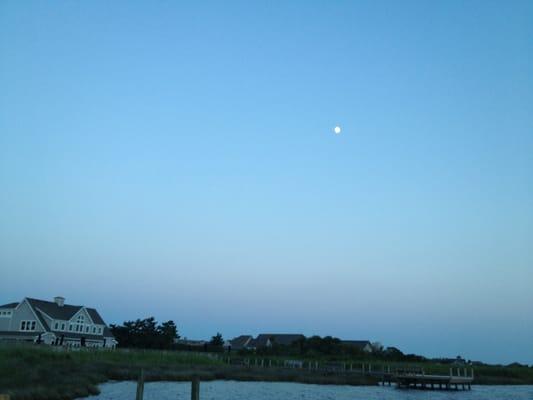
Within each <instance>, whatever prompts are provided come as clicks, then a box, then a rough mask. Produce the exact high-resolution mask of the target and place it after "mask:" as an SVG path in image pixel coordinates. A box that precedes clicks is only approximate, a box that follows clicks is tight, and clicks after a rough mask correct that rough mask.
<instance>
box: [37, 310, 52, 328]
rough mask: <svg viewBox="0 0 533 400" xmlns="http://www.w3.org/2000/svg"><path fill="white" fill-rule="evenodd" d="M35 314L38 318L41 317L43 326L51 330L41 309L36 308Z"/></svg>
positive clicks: (40, 320)
mask: <svg viewBox="0 0 533 400" xmlns="http://www.w3.org/2000/svg"><path fill="white" fill-rule="evenodd" d="M35 315H37V318H39V322H40V323H41V324H42V325H43V328H44V330H45V331H49V330H50V327H49V326H48V324H47V323H46V320H45V319H44V317H43V315H42V314H41V312H40V311H39V310H35Z"/></svg>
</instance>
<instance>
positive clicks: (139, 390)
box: [135, 369, 144, 400]
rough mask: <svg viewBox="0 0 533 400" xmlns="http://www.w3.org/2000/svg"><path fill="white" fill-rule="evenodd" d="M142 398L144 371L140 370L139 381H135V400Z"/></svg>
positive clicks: (141, 399)
mask: <svg viewBox="0 0 533 400" xmlns="http://www.w3.org/2000/svg"><path fill="white" fill-rule="evenodd" d="M143 396H144V370H143V369H141V373H140V374H139V380H138V381H137V394H136V395H135V400H143Z"/></svg>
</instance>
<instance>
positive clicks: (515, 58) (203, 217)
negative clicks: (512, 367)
mask: <svg viewBox="0 0 533 400" xmlns="http://www.w3.org/2000/svg"><path fill="white" fill-rule="evenodd" d="M109 3H110V2H104V1H101V2H98V1H91V2H70V1H69V2H59V1H58V2H41V1H37V2H31V1H25V2H20V1H2V2H1V3H0V268H1V271H0V276H1V279H0V302H8V301H13V300H18V299H21V298H23V297H24V296H33V297H39V298H51V297H53V296H54V295H59V294H61V295H64V296H65V297H66V298H67V301H68V302H71V303H74V304H88V305H93V306H95V307H97V308H98V309H99V310H101V312H102V314H103V316H104V318H105V319H107V321H108V322H121V321H123V320H125V319H134V318H137V317H146V316H150V315H154V316H155V317H156V318H157V319H158V320H166V319H174V320H175V321H176V322H177V324H178V326H179V329H180V332H181V333H182V335H185V336H187V337H189V338H205V337H208V336H211V335H213V334H214V333H215V332H216V331H221V332H222V333H223V334H224V336H225V337H232V336H234V335H238V334H241V333H251V334H256V333H260V332H265V331H271V332H272V331H275V332H278V331H279V332H302V333H305V334H308V335H311V334H319V335H327V334H331V335H335V336H338V337H341V338H347V339H367V338H368V339H371V340H377V341H381V342H382V343H384V344H385V345H395V346H398V347H399V348H401V349H402V350H404V351H405V352H416V353H421V354H424V355H427V356H455V355H457V354H461V355H463V356H465V357H467V358H470V359H481V360H485V361H491V362H511V361H520V362H525V363H533V339H532V338H533V289H532V288H533V250H532V249H533V57H532V54H533V44H532V43H533V42H532V38H533V3H532V2H531V1H479V2H478V1H441V2H426V1H420V2H408V1H406V2H397V1H391V2H386V1H369V2H363V1H346V2H344V1H343V2H340V1H339V2H333V1H289V2H244V1H243V2H191V3H189V4H187V3H185V2H170V1H168V2H167V1H159V2H126V1H124V2H119V1H117V2H112V4H109ZM336 124H339V125H341V126H342V128H343V130H342V134H341V135H338V136H336V135H335V134H333V132H332V129H333V127H334V126H335V125H336Z"/></svg>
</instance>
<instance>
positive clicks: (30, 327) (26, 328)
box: [19, 319, 37, 332]
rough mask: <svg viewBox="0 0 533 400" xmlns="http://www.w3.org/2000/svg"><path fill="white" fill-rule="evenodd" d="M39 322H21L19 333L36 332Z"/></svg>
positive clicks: (26, 320)
mask: <svg viewBox="0 0 533 400" xmlns="http://www.w3.org/2000/svg"><path fill="white" fill-rule="evenodd" d="M36 325H37V322H36V321H35V320H28V319H24V320H22V321H20V326H19V331H21V332H35V327H36Z"/></svg>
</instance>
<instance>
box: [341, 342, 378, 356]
mask: <svg viewBox="0 0 533 400" xmlns="http://www.w3.org/2000/svg"><path fill="white" fill-rule="evenodd" d="M341 344H343V345H344V346H347V347H355V348H357V349H358V350H361V351H364V352H365V353H372V343H370V341H369V340H341Z"/></svg>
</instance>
